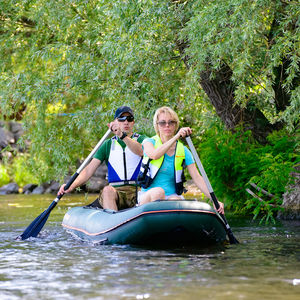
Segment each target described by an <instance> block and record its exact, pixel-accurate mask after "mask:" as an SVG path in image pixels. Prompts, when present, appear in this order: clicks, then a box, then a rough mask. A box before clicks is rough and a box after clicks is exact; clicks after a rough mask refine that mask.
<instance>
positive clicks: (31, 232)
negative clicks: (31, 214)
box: [16, 201, 57, 240]
mask: <svg viewBox="0 0 300 300" xmlns="http://www.w3.org/2000/svg"><path fill="white" fill-rule="evenodd" d="M56 204H57V202H55V201H53V202H52V203H51V205H50V206H49V207H48V208H47V209H46V210H45V211H44V212H43V213H41V214H40V215H39V216H38V217H37V218H36V219H35V220H33V221H32V223H31V224H30V225H29V226H28V227H27V228H26V229H25V231H24V232H23V233H22V234H21V235H19V236H18V237H17V238H16V239H17V240H26V239H28V238H30V237H37V235H38V234H39V233H40V231H41V230H42V228H43V227H44V225H45V223H46V222H47V220H48V217H49V215H50V213H51V211H52V209H53V208H54V207H55V205H56Z"/></svg>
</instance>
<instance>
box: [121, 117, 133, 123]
mask: <svg viewBox="0 0 300 300" xmlns="http://www.w3.org/2000/svg"><path fill="white" fill-rule="evenodd" d="M126 120H127V121H128V122H133V121H134V117H133V116H124V117H119V118H118V121H119V122H125V121H126Z"/></svg>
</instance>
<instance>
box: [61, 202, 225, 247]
mask: <svg viewBox="0 0 300 300" xmlns="http://www.w3.org/2000/svg"><path fill="white" fill-rule="evenodd" d="M62 226H63V227H64V228H65V229H66V230H67V231H68V232H70V233H72V234H73V235H75V236H77V237H79V238H80V239H82V240H85V241H91V242H93V243H101V244H131V245H163V244H167V245H171V244H175V245H188V244H197V245H203V246H204V245H208V244H216V243H222V242H224V241H225V240H226V230H225V224H224V222H223V220H222V218H221V217H220V216H219V215H218V214H217V213H216V211H215V210H214V209H213V208H212V207H211V206H210V205H209V204H207V203H203V202H199V201H196V200H178V201H170V200H169V201H155V202H151V203H147V204H144V205H141V206H138V207H134V208H130V209H126V210H123V211H118V212H115V211H112V210H105V209H104V210H103V209H95V208H91V207H74V208H71V209H70V210H69V211H68V212H67V213H66V215H65V216H64V219H63V222H62Z"/></svg>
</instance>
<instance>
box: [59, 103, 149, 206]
mask: <svg viewBox="0 0 300 300" xmlns="http://www.w3.org/2000/svg"><path fill="white" fill-rule="evenodd" d="M133 127H134V114H133V111H132V109H131V108H130V107H128V106H121V107H119V108H118V109H117V110H116V112H115V118H114V121H113V122H111V123H110V124H109V128H110V129H111V131H112V132H113V134H114V137H112V138H111V139H109V140H106V141H105V142H104V143H103V145H102V146H101V147H100V148H99V150H98V151H97V152H96V154H95V155H94V157H93V159H92V160H91V162H90V163H89V164H88V165H87V166H86V167H85V169H83V171H82V172H81V173H80V174H79V176H78V177H77V178H76V180H75V181H74V182H73V184H72V185H71V186H70V188H69V189H67V190H64V187H65V184H63V185H62V186H61V187H60V189H59V191H58V195H60V194H63V193H69V192H71V191H73V190H74V189H75V188H77V187H79V186H81V185H82V184H84V183H85V182H87V181H88V180H89V179H90V178H91V177H92V175H93V174H94V173H95V171H96V169H97V168H98V167H99V166H100V164H101V163H102V162H103V161H105V163H106V165H107V167H108V183H109V185H107V186H105V187H104V188H103V190H102V192H101V193H100V195H99V204H100V205H101V206H102V207H103V208H106V209H113V210H118V209H125V208H129V207H133V206H135V204H136V200H137V198H136V197H137V181H136V180H137V175H138V173H139V170H140V165H141V160H142V156H143V150H142V145H141V143H142V141H143V140H144V139H145V138H146V137H145V136H143V135H139V134H137V133H134V132H133Z"/></svg>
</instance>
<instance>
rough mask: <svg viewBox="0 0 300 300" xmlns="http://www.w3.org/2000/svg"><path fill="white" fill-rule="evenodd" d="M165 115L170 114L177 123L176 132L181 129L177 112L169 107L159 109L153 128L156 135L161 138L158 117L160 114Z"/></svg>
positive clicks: (155, 115) (154, 117) (154, 118)
mask: <svg viewBox="0 0 300 300" xmlns="http://www.w3.org/2000/svg"><path fill="white" fill-rule="evenodd" d="M162 113H165V114H169V115H170V116H171V118H172V119H173V120H174V121H176V126H175V132H176V131H177V130H178V128H179V118H178V116H177V114H176V112H175V111H174V110H173V109H172V108H170V107H168V106H162V107H160V108H158V109H157V110H156V112H155V114H154V116H153V126H154V129H155V132H156V134H157V135H158V136H159V130H158V124H157V122H158V117H159V115H160V114H162Z"/></svg>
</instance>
